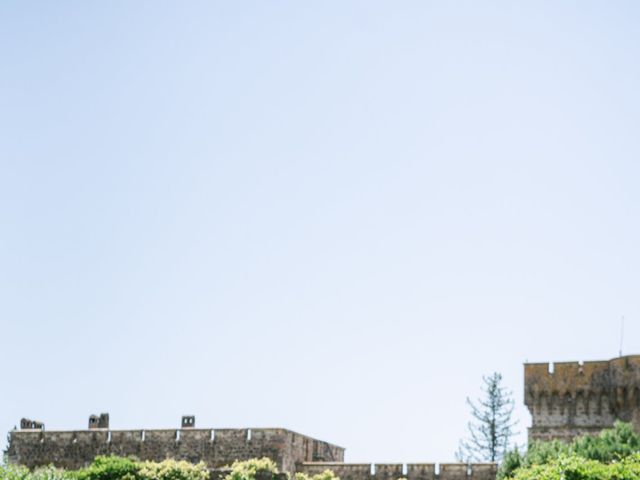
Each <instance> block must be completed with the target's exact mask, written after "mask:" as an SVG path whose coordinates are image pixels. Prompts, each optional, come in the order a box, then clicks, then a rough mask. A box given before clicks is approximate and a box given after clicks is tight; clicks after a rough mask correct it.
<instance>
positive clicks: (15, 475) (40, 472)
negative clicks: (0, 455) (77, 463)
mask: <svg viewBox="0 0 640 480" xmlns="http://www.w3.org/2000/svg"><path fill="white" fill-rule="evenodd" d="M0 480H73V476H72V474H71V472H67V471H65V470H62V469H60V468H55V467H53V466H48V467H40V468H36V469H35V470H33V471H32V472H30V471H29V469H28V468H27V467H23V466H19V465H0Z"/></svg>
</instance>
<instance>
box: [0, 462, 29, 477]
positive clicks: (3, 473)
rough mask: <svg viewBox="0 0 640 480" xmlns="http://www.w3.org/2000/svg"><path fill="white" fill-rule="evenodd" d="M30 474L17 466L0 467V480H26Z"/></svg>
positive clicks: (27, 470) (26, 469)
mask: <svg viewBox="0 0 640 480" xmlns="http://www.w3.org/2000/svg"><path fill="white" fill-rule="evenodd" d="M29 475H30V472H29V469H28V468H26V467H22V466H19V465H0V480H27V479H28V478H29Z"/></svg>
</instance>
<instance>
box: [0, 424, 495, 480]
mask: <svg viewBox="0 0 640 480" xmlns="http://www.w3.org/2000/svg"><path fill="white" fill-rule="evenodd" d="M20 426H21V428H20V430H14V431H12V432H10V434H9V449H8V460H9V462H11V463H18V464H22V465H26V466H28V467H30V468H33V467H37V466H42V465H49V464H52V465H56V466H58V467H64V468H69V469H77V468H80V467H83V466H86V465H88V464H89V463H90V462H91V461H92V460H93V459H94V458H95V457H96V456H97V455H118V456H133V457H136V458H138V459H140V460H153V461H162V460H164V459H166V458H175V459H179V460H188V461H190V462H194V463H195V462H199V461H204V462H205V463H206V464H207V465H208V466H209V467H210V468H211V469H213V470H215V469H219V468H220V467H223V466H226V465H230V464H231V463H233V461H235V460H248V459H250V458H259V457H269V458H271V459H272V460H274V461H275V462H276V464H277V466H278V468H279V470H280V471H283V472H289V473H294V472H304V473H309V474H312V475H313V474H316V473H321V472H324V471H325V470H332V471H334V472H335V473H336V474H337V475H338V476H339V477H340V478H341V480H398V479H400V478H406V479H407V480H495V477H496V465H495V464H493V463H491V464H472V465H467V464H458V463H446V464H445V463H443V464H439V465H437V464H435V463H420V464H402V463H397V464H371V463H344V448H342V447H339V446H337V445H333V444H331V443H328V442H324V441H322V440H316V439H314V438H311V437H307V436H305V435H301V434H299V433H296V432H292V431H290V430H286V429H282V428H251V429H248V428H242V429H210V428H195V417H193V416H185V417H182V422H181V428H178V429H164V430H111V429H110V428H109V416H108V415H107V414H102V415H100V416H97V415H92V416H91V417H89V428H88V430H72V431H48V430H45V429H44V424H43V423H41V422H35V421H32V420H28V419H23V420H22V421H21V422H20ZM212 478H217V477H215V476H214V477H212Z"/></svg>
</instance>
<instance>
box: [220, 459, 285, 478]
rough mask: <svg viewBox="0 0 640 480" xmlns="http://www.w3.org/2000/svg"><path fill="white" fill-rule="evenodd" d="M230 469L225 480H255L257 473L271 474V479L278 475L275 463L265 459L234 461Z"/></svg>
mask: <svg viewBox="0 0 640 480" xmlns="http://www.w3.org/2000/svg"><path fill="white" fill-rule="evenodd" d="M230 468H231V472H230V473H229V474H228V475H227V476H226V477H225V480H255V478H256V474H257V473H258V472H261V473H267V474H271V477H273V476H274V475H276V474H277V473H278V467H277V466H276V464H275V462H274V461H273V460H271V459H270V458H266V457H263V458H252V459H251V460H244V461H241V462H240V461H235V462H233V464H232V465H231V467H230Z"/></svg>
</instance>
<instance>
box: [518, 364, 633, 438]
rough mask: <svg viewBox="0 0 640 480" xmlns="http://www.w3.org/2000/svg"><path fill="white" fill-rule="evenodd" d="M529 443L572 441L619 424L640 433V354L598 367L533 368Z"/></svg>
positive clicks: (528, 371) (527, 382) (527, 390)
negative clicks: (627, 424)
mask: <svg viewBox="0 0 640 480" xmlns="http://www.w3.org/2000/svg"><path fill="white" fill-rule="evenodd" d="M524 399H525V400H524V403H525V405H526V406H527V408H528V409H529V412H530V413H531V417H532V419H533V421H532V426H531V428H529V440H530V441H531V440H552V439H560V440H567V441H568V440H571V439H572V438H574V437H576V436H578V435H583V434H596V433H598V432H600V431H601V430H602V429H604V428H608V427H611V426H613V424H614V422H615V421H616V420H623V421H625V422H631V423H633V426H634V428H635V429H636V430H637V431H640V355H632V356H626V357H619V358H614V359H612V360H609V361H606V360H605V361H597V362H562V363H555V364H548V363H527V364H525V366H524Z"/></svg>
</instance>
